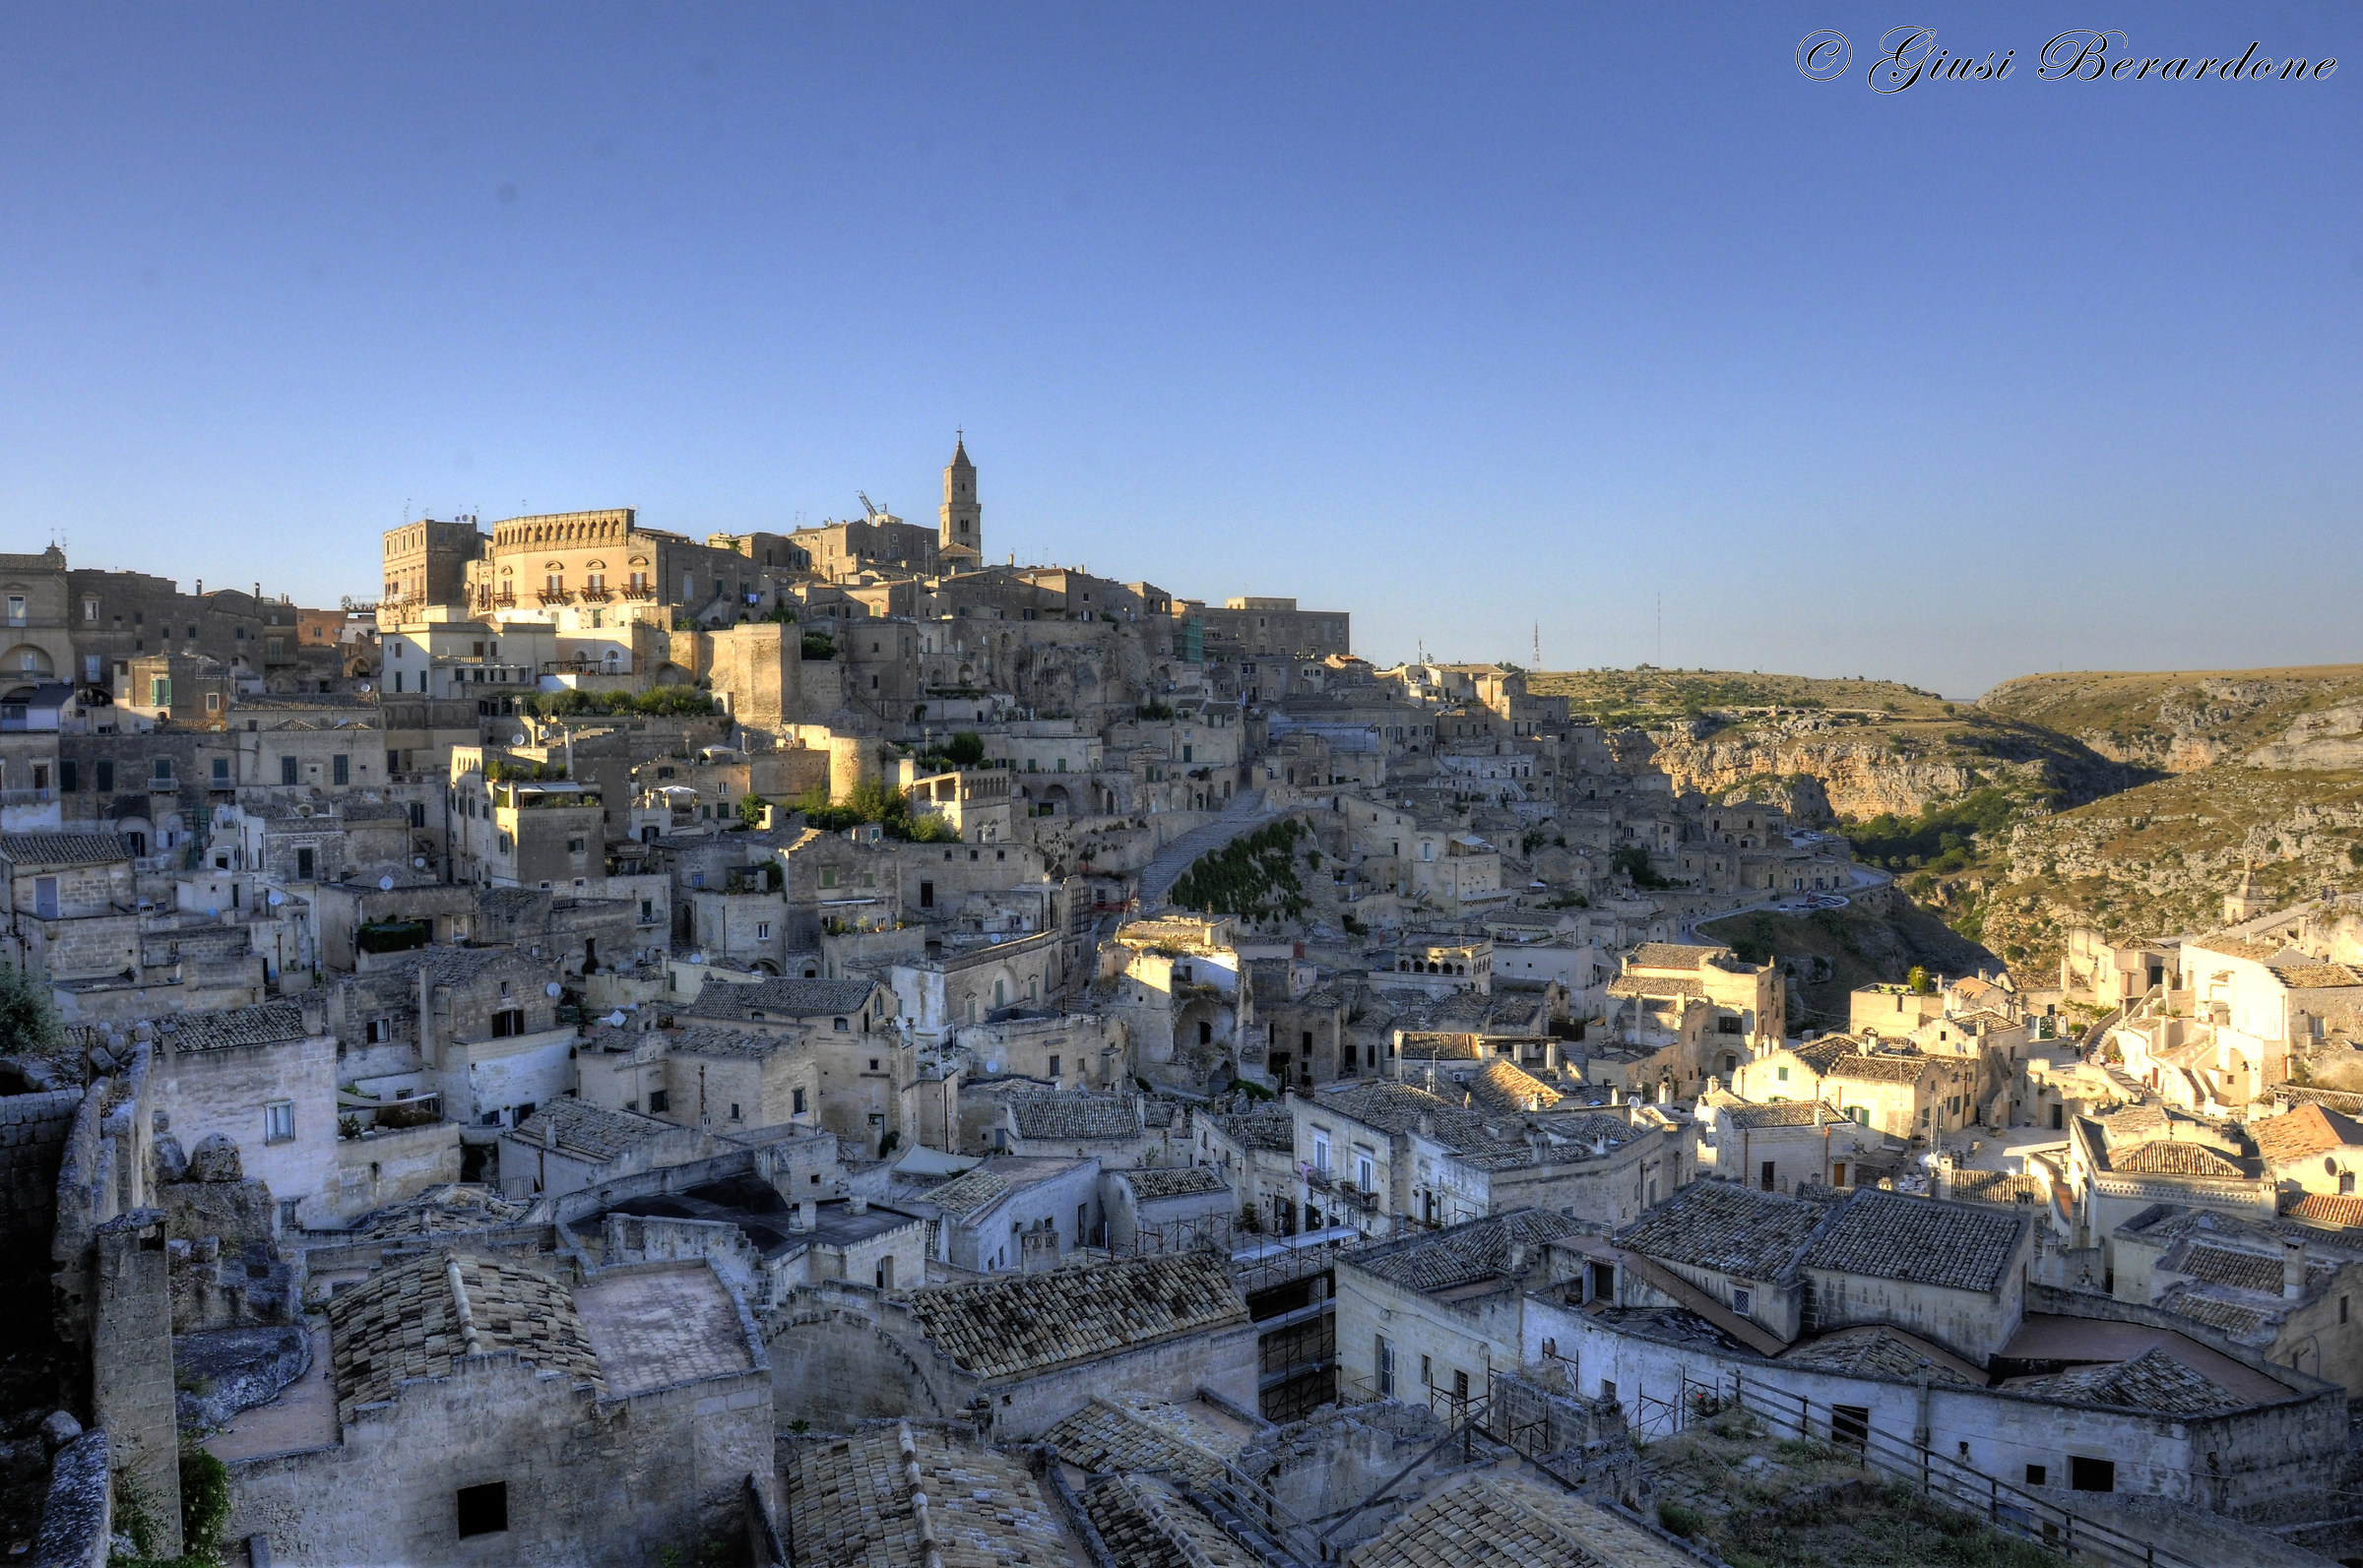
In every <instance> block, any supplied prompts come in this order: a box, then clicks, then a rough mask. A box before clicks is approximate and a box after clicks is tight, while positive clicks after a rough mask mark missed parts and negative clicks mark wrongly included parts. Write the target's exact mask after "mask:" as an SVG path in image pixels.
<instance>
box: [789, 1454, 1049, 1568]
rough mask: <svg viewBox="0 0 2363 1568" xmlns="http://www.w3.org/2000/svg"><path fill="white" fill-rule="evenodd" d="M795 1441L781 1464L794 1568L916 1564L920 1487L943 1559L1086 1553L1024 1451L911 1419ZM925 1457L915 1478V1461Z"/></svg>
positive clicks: (1027, 1559) (991, 1561)
mask: <svg viewBox="0 0 2363 1568" xmlns="http://www.w3.org/2000/svg"><path fill="white" fill-rule="evenodd" d="M901 1431H902V1428H901V1427H900V1426H899V1425H896V1426H872V1427H865V1428H864V1429H863V1430H862V1431H860V1432H858V1433H856V1434H855V1435H854V1436H852V1437H848V1438H836V1439H829V1438H813V1439H806V1440H803V1441H799V1442H797V1443H796V1444H795V1446H794V1448H793V1450H792V1451H790V1452H789V1453H788V1455H787V1458H786V1461H785V1463H784V1464H783V1465H782V1466H781V1469H782V1471H783V1473H784V1475H785V1479H786V1482H787V1494H788V1495H787V1512H788V1521H789V1525H788V1528H789V1531H790V1533H791V1535H792V1537H793V1538H794V1539H795V1541H796V1561H797V1565H798V1568H911V1565H912V1564H914V1563H919V1562H923V1561H925V1560H926V1557H927V1551H926V1546H925V1545H924V1544H923V1543H922V1542H921V1540H920V1535H919V1516H918V1513H917V1512H916V1511H915V1510H914V1508H913V1507H912V1498H913V1494H914V1493H915V1492H925V1493H926V1497H927V1512H928V1515H929V1518H930V1522H931V1523H932V1525H933V1527H934V1530H933V1534H934V1536H935V1538H936V1542H937V1550H938V1552H939V1553H940V1555H941V1557H942V1560H943V1565H944V1568H1008V1565H1009V1564H1012V1563H1065V1562H1069V1561H1074V1560H1080V1556H1079V1553H1078V1551H1077V1548H1076V1547H1075V1546H1074V1545H1073V1544H1072V1543H1071V1542H1070V1541H1069V1540H1068V1538H1067V1535H1066V1532H1065V1530H1064V1529H1063V1528H1062V1527H1061V1526H1060V1524H1059V1522H1058V1511H1057V1508H1056V1505H1054V1504H1053V1503H1052V1502H1051V1501H1050V1500H1049V1499H1048V1498H1046V1497H1045V1496H1044V1495H1043V1491H1042V1487H1041V1485H1040V1483H1039V1482H1037V1481H1036V1480H1035V1478H1034V1476H1033V1475H1031V1474H1028V1473H1027V1470H1026V1465H1025V1461H1024V1460H1023V1459H1021V1458H1018V1457H1015V1456H1012V1455H1008V1454H1003V1453H1000V1452H999V1451H997V1450H995V1449H990V1448H987V1447H984V1446H983V1445H981V1444H976V1443H969V1442H963V1441H960V1440H958V1439H955V1438H953V1437H951V1436H949V1435H948V1434H946V1433H944V1432H942V1431H940V1430H937V1429H934V1428H929V1427H924V1426H914V1427H911V1428H910V1432H911V1453H910V1456H909V1459H908V1460H906V1457H905V1455H904V1453H903V1451H902V1447H901V1441H900V1439H901ZM911 1461H916V1462H917V1464H918V1466H919V1478H918V1483H917V1485H914V1484H913V1483H912V1479H911V1474H910V1470H909V1463H910V1462H911Z"/></svg>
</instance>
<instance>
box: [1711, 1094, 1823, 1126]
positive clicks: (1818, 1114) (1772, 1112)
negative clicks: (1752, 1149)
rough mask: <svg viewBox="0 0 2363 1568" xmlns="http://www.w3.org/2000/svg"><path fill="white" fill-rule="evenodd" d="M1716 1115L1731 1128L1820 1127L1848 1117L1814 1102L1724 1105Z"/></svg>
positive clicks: (1808, 1100)
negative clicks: (1825, 1123)
mask: <svg viewBox="0 0 2363 1568" xmlns="http://www.w3.org/2000/svg"><path fill="white" fill-rule="evenodd" d="M1715 1115H1716V1116H1717V1117H1718V1118H1719V1119H1720V1120H1721V1121H1722V1122H1723V1123H1724V1124H1725V1125H1726V1126H1730V1127H1817V1126H1820V1125H1821V1124H1822V1123H1823V1122H1833V1121H1844V1120H1845V1119H1846V1118H1845V1116H1844V1115H1842V1114H1841V1113H1840V1112H1838V1111H1837V1110H1836V1109H1834V1108H1833V1107H1831V1106H1828V1105H1823V1104H1818V1103H1816V1102H1815V1101H1813V1100H1810V1099H1806V1100H1796V1101H1793V1102H1786V1103H1780V1104H1771V1105H1724V1106H1721V1107H1719V1108H1718V1109H1717V1110H1716V1111H1715Z"/></svg>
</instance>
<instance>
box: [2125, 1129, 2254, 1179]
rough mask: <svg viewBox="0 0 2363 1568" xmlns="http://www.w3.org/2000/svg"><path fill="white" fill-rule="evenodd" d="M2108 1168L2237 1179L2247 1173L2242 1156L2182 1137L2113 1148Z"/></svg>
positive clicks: (2137, 1173)
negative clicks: (2240, 1158) (2235, 1157)
mask: <svg viewBox="0 0 2363 1568" xmlns="http://www.w3.org/2000/svg"><path fill="white" fill-rule="evenodd" d="M2109 1168H2110V1169H2111V1170H2112V1171H2118V1172H2121V1173H2123V1174H2126V1175H2132V1176H2214V1177H2218V1178H2223V1179H2227V1180H2236V1179H2238V1178H2240V1177H2243V1176H2246V1175H2247V1174H2248V1171H2247V1169H2246V1168H2245V1167H2244V1166H2243V1165H2242V1164H2241V1162H2240V1161H2239V1160H2235V1159H2233V1158H2232V1157H2231V1156H2229V1155H2227V1154H2225V1153H2224V1152H2223V1151H2222V1150H2220V1149H2210V1148H2208V1147H2207V1146H2206V1145H2205V1144H2194V1143H2185V1142H2184V1141H2183V1140H2181V1139H2179V1138H2153V1139H2151V1140H2150V1141H2149V1142H2147V1143H2140V1144H2135V1145H2134V1146H2133V1147H2132V1148H2130V1149H2123V1150H2117V1149H2112V1150H2110V1151H2109Z"/></svg>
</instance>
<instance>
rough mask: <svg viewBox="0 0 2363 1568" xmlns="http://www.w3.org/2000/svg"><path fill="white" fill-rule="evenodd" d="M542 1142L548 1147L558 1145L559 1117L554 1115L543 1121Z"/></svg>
mask: <svg viewBox="0 0 2363 1568" xmlns="http://www.w3.org/2000/svg"><path fill="white" fill-rule="evenodd" d="M542 1142H543V1145H545V1146H546V1147H548V1148H551V1149H555V1148H557V1147H558V1118H557V1117H555V1116H552V1117H550V1118H548V1119H547V1120H546V1121H544V1122H543V1123H542Z"/></svg>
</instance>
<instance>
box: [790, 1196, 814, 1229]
mask: <svg viewBox="0 0 2363 1568" xmlns="http://www.w3.org/2000/svg"><path fill="white" fill-rule="evenodd" d="M819 1208H820V1205H818V1204H816V1203H814V1202H813V1201H812V1200H811V1199H809V1198H806V1199H804V1200H803V1201H802V1202H801V1203H798V1205H797V1206H796V1223H794V1224H793V1225H792V1226H790V1228H791V1229H795V1230H810V1229H812V1228H814V1226H815V1224H816V1223H817V1220H816V1215H817V1212H818V1210H819Z"/></svg>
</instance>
